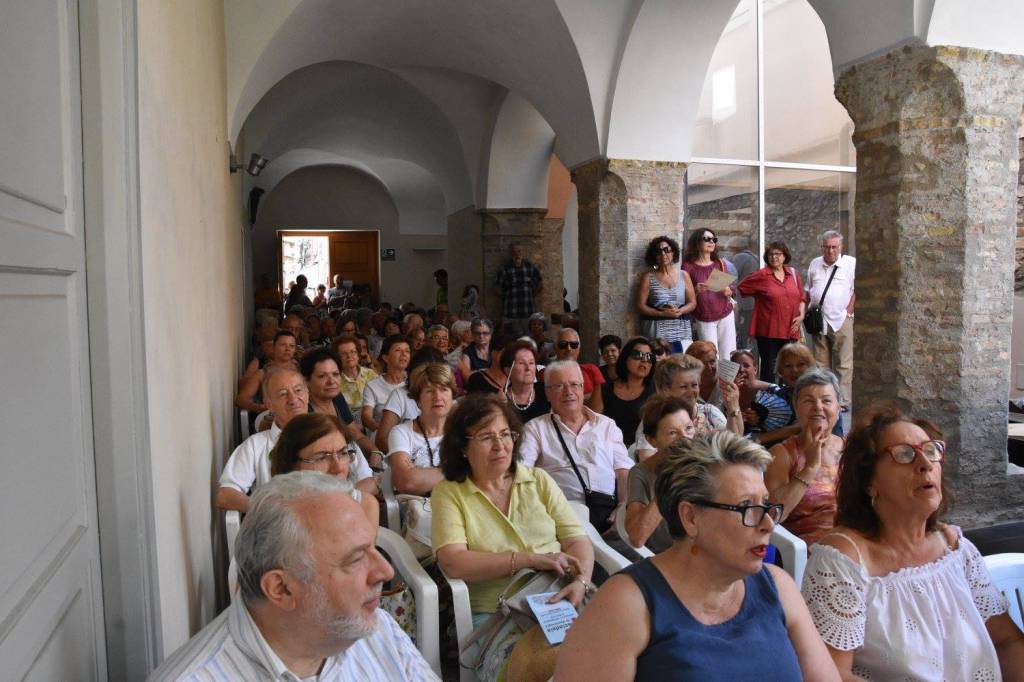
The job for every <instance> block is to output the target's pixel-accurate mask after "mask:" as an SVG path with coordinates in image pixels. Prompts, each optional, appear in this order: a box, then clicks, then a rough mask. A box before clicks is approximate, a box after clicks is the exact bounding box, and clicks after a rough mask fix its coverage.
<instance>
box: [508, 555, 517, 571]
mask: <svg viewBox="0 0 1024 682" xmlns="http://www.w3.org/2000/svg"><path fill="white" fill-rule="evenodd" d="M508 574H509V575H515V574H516V553H515V552H512V556H510V557H509V559H508Z"/></svg>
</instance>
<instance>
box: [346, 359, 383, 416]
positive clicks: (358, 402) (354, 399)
mask: <svg viewBox="0 0 1024 682" xmlns="http://www.w3.org/2000/svg"><path fill="white" fill-rule="evenodd" d="M377 376H378V375H377V373H376V372H374V371H373V370H372V369H370V368H369V367H360V368H359V374H358V375H356V378H355V379H353V378H351V377H349V376H348V375H347V374H345V373H344V372H342V373H341V394H342V395H343V396H345V402H347V403H348V406H349V407H350V408H352V411H353V412H355V415H356V420H357V421H359V410H360V408H361V407H362V406H363V391H365V390H366V385H367V384H369V383H370V382H371V381H373V380H374V379H376V378H377ZM360 423H362V422H360Z"/></svg>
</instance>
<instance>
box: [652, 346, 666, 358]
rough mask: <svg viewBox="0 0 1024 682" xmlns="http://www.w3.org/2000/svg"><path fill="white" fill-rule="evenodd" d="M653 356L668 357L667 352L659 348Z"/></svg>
mask: <svg viewBox="0 0 1024 682" xmlns="http://www.w3.org/2000/svg"><path fill="white" fill-rule="evenodd" d="M654 354H655V355H657V356H658V357H659V358H660V357H661V356H662V355H668V351H667V350H665V349H664V348H659V349H658V350H656V351H654Z"/></svg>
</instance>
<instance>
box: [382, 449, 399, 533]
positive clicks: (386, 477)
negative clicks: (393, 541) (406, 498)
mask: <svg viewBox="0 0 1024 682" xmlns="http://www.w3.org/2000/svg"><path fill="white" fill-rule="evenodd" d="M391 475H392V474H391V467H389V466H387V465H385V469H384V471H383V472H381V475H380V493H381V495H382V496H383V497H384V515H385V517H386V519H387V520H386V524H387V527H388V528H390V529H391V530H393V531H395V532H396V533H401V532H402V514H401V512H400V510H399V507H398V498H397V497H395V485H394V483H392V481H391Z"/></svg>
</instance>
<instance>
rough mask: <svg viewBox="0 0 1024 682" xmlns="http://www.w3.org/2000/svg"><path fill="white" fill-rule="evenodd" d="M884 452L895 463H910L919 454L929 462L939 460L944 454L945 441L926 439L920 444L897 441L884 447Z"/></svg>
mask: <svg viewBox="0 0 1024 682" xmlns="http://www.w3.org/2000/svg"><path fill="white" fill-rule="evenodd" d="M886 452H888V453H889V456H890V457H892V461H894V462H896V463H897V464H910V463H911V462H913V461H914V458H915V457H916V456H917V455H918V454H920V455H921V456H922V457H924V458H925V459H926V460H928V461H929V462H941V461H942V460H943V458H944V457H945V456H946V442H945V441H941V440H928V441H925V442H923V443H921V444H920V445H911V444H910V443H897V444H896V445H893V446H890V447H888V448H886Z"/></svg>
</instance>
